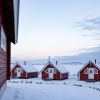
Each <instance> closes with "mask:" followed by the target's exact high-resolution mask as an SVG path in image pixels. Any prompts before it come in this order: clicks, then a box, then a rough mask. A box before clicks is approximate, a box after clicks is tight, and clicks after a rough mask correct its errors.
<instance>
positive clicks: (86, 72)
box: [78, 60, 100, 81]
mask: <svg viewBox="0 0 100 100" xmlns="http://www.w3.org/2000/svg"><path fill="white" fill-rule="evenodd" d="M78 77H79V80H84V81H87V80H95V81H100V69H99V68H98V66H97V65H96V64H94V63H93V62H92V61H91V60H90V61H89V62H88V63H87V64H86V65H85V66H84V67H83V68H82V69H81V70H80V71H79V72H78Z"/></svg>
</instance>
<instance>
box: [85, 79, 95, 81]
mask: <svg viewBox="0 0 100 100" xmlns="http://www.w3.org/2000/svg"><path fill="white" fill-rule="evenodd" d="M86 82H96V80H94V79H88V80H86Z"/></svg>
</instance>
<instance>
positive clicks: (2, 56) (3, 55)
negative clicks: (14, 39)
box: [0, 0, 10, 99]
mask: <svg viewBox="0 0 100 100" xmlns="http://www.w3.org/2000/svg"><path fill="white" fill-rule="evenodd" d="M1 27H2V28H3V31H4V33H5V37H6V40H5V41H4V42H5V43H6V49H5V50H4V49H3V48H2V46H1V43H2V42H1V38H2V36H1V32H2V31H1ZM8 38H9V36H8V35H7V32H6V30H5V23H4V20H3V3H2V0H0V99H1V97H2V94H3V92H4V90H5V88H6V80H7V69H9V68H10V66H7V65H8V61H9V60H8V61H7V58H8V51H9V50H8V49H9V48H8V46H7V43H8V41H7V40H8ZM9 63H10V62H9Z"/></svg>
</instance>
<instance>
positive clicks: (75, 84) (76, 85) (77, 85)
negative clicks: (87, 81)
mask: <svg viewBox="0 0 100 100" xmlns="http://www.w3.org/2000/svg"><path fill="white" fill-rule="evenodd" d="M73 86H79V87H82V85H79V84H73Z"/></svg>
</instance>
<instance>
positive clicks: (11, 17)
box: [0, 0, 19, 100]
mask: <svg viewBox="0 0 100 100" xmlns="http://www.w3.org/2000/svg"><path fill="white" fill-rule="evenodd" d="M18 16H19V0H0V100H1V97H2V94H3V92H4V90H5V88H6V81H7V79H10V60H11V42H12V43H14V44H15V43H16V42H17V38H18Z"/></svg>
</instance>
